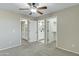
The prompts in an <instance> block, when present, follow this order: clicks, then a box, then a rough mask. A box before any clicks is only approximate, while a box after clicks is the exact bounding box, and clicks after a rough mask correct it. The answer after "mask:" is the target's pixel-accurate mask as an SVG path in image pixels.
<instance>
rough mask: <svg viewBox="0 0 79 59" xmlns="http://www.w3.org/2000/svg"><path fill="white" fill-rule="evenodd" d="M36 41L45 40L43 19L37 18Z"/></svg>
mask: <svg viewBox="0 0 79 59" xmlns="http://www.w3.org/2000/svg"><path fill="white" fill-rule="evenodd" d="M38 41H40V42H42V43H44V42H45V21H44V20H38Z"/></svg>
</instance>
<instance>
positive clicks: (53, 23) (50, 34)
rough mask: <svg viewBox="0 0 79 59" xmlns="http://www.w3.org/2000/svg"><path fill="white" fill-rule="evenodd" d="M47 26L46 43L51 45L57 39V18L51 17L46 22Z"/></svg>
mask: <svg viewBox="0 0 79 59" xmlns="http://www.w3.org/2000/svg"><path fill="white" fill-rule="evenodd" d="M46 22H47V24H46V26H47V43H51V42H53V41H55V40H56V37H57V35H56V34H57V18H56V17H53V18H50V19H47V20H46Z"/></svg>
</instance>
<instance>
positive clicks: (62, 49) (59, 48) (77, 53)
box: [56, 46, 79, 55]
mask: <svg viewBox="0 0 79 59" xmlns="http://www.w3.org/2000/svg"><path fill="white" fill-rule="evenodd" d="M56 48H58V49H62V50H65V51H68V52H72V53H75V54H78V55H79V53H78V52H75V51H71V50H68V49H65V48H62V47H57V46H56Z"/></svg>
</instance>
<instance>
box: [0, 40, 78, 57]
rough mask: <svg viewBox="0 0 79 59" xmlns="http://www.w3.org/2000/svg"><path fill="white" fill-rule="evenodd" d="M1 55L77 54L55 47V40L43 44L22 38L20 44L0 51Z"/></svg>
mask: <svg viewBox="0 0 79 59" xmlns="http://www.w3.org/2000/svg"><path fill="white" fill-rule="evenodd" d="M0 55H1V56H78V54H74V53H71V52H67V51H64V50H60V49H57V48H56V47H55V42H52V43H51V44H48V45H44V44H42V43H40V42H34V43H28V42H27V41H25V40H23V41H22V45H21V46H19V47H15V48H10V49H7V50H2V51H0Z"/></svg>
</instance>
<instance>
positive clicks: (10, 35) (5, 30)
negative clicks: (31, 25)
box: [0, 10, 21, 49]
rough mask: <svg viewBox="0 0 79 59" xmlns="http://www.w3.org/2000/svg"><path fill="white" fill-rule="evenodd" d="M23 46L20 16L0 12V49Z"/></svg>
mask: <svg viewBox="0 0 79 59" xmlns="http://www.w3.org/2000/svg"><path fill="white" fill-rule="evenodd" d="M20 44H21V27H20V16H19V15H18V14H16V13H13V12H9V11H1V10H0V49H6V48H11V47H15V46H19V45H20Z"/></svg>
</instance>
